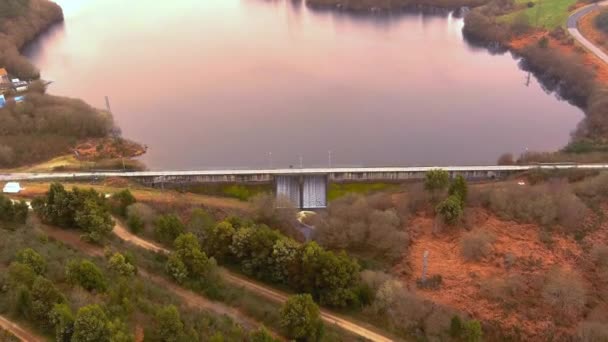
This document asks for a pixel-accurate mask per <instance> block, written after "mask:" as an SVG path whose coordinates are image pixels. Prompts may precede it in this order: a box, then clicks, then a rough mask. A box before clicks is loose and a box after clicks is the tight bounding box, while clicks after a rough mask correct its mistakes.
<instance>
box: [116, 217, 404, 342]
mask: <svg viewBox="0 0 608 342" xmlns="http://www.w3.org/2000/svg"><path fill="white" fill-rule="evenodd" d="M114 233H115V234H116V235H117V236H118V237H120V238H121V239H123V240H125V241H128V242H130V243H132V244H134V245H136V246H139V247H141V248H144V249H147V250H150V251H154V252H157V253H169V250H167V249H166V248H163V247H161V246H158V245H156V244H154V243H152V242H149V241H147V240H144V239H142V238H140V237H138V236H135V235H133V234H131V233H130V232H129V231H128V230H126V229H125V228H124V227H122V226H121V225H120V224H117V225H116V226H115V227H114ZM222 275H223V276H224V279H225V280H226V281H228V282H230V283H232V284H233V285H237V286H241V287H244V288H247V289H249V290H250V291H252V292H255V293H257V294H258V295H260V296H263V297H265V298H267V299H269V300H272V301H275V302H278V303H283V302H285V301H286V300H287V297H288V295H287V294H285V293H283V292H281V291H277V290H275V289H271V288H268V287H267V286H264V285H261V284H259V283H257V282H254V281H251V280H249V279H246V278H244V277H242V276H240V275H236V274H234V273H232V272H230V271H228V270H226V269H222ZM321 317H322V318H323V320H324V321H325V322H326V323H329V324H334V325H337V326H339V327H340V328H342V329H344V330H346V331H349V332H351V333H353V334H356V335H359V336H361V337H364V338H366V339H368V340H371V341H378V342H388V341H393V340H392V339H391V338H388V337H386V336H383V335H381V334H379V333H376V332H373V331H371V330H370V329H368V328H365V327H363V326H362V325H361V324H360V323H355V322H353V321H351V320H347V319H344V318H342V317H339V316H338V315H336V314H333V313H330V312H328V311H327V310H325V309H322V310H321Z"/></svg>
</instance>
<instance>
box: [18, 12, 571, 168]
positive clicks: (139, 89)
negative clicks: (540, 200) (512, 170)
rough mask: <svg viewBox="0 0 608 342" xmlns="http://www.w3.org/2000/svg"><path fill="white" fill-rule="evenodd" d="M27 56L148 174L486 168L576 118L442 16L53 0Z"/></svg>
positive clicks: (552, 141)
mask: <svg viewBox="0 0 608 342" xmlns="http://www.w3.org/2000/svg"><path fill="white" fill-rule="evenodd" d="M56 2H57V3H58V4H59V5H61V6H62V8H63V10H64V15H65V22H64V23H63V24H61V25H57V26H55V27H54V28H53V29H52V30H50V31H49V32H48V33H47V34H45V35H43V36H42V37H40V39H38V40H37V41H36V42H34V43H33V44H31V45H30V46H29V47H28V48H27V49H26V55H27V56H29V58H30V59H31V60H32V61H33V62H34V64H35V65H36V66H37V67H38V68H39V69H40V70H41V73H42V77H43V78H44V79H46V80H51V81H53V82H54V83H53V84H52V85H51V86H50V88H49V92H50V93H51V94H54V95H62V96H70V97H76V98H82V99H83V100H85V101H87V102H88V103H90V104H91V105H94V106H96V107H99V108H105V106H106V105H105V100H104V97H105V96H108V97H109V99H110V105H111V109H112V112H113V114H114V117H115V120H116V121H117V123H118V125H119V126H120V127H121V129H122V132H123V135H124V136H125V137H127V138H130V139H133V140H135V141H138V142H141V143H143V144H146V145H147V146H148V148H149V149H148V153H147V154H146V155H145V156H144V157H143V158H142V160H143V161H144V162H145V163H146V164H147V165H148V167H149V168H150V169H161V168H163V169H208V168H241V167H251V168H257V167H269V166H272V167H288V166H290V165H292V166H293V167H299V166H300V164H302V165H303V166H304V167H313V166H327V165H328V164H330V163H331V165H332V166H392V165H401V166H414V165H472V164H494V163H495V162H496V159H497V158H498V156H499V155H500V154H502V153H504V152H512V153H514V154H519V153H522V152H523V151H525V150H526V149H529V150H537V151H550V150H555V149H558V148H560V147H562V146H564V145H565V144H566V143H567V142H568V139H569V134H570V132H571V131H572V130H574V129H575V128H576V125H577V123H578V122H579V121H580V120H581V119H582V117H583V113H582V111H581V110H580V109H578V108H576V107H574V106H572V105H570V104H568V103H567V102H565V101H562V100H559V99H558V98H557V97H556V96H555V95H554V94H548V93H546V92H545V91H544V90H543V88H542V86H541V85H539V84H538V82H537V81H536V79H535V78H534V76H531V77H530V76H529V75H528V73H527V72H525V71H523V70H521V69H520V68H519V67H518V61H517V60H516V59H514V58H513V57H512V56H511V54H508V53H507V54H503V55H492V54H490V53H489V52H488V51H487V50H486V49H481V48H476V47H473V46H471V45H470V44H468V43H467V42H466V41H465V40H464V38H463V36H462V26H463V20H462V19H460V18H455V17H453V16H452V15H423V14H421V13H416V14H411V13H410V14H392V15H379V14H375V15H373V14H370V15H364V16H362V15H352V14H347V13H341V12H336V11H315V10H311V9H309V8H308V7H307V6H306V3H305V1H304V0H299V1H298V0H265V1H264V0H204V1H200V0H173V1H142V0H134V1H124V0H58V1H56Z"/></svg>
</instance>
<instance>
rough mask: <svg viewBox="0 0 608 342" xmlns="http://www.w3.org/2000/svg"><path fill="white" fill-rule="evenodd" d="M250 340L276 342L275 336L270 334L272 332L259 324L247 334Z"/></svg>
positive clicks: (251, 341)
mask: <svg viewBox="0 0 608 342" xmlns="http://www.w3.org/2000/svg"><path fill="white" fill-rule="evenodd" d="M249 341H250V342H278V341H279V340H277V339H276V338H274V337H273V336H272V334H271V333H270V332H269V331H268V329H266V327H264V326H261V327H260V328H259V329H257V330H254V331H252V332H251V333H250V334H249Z"/></svg>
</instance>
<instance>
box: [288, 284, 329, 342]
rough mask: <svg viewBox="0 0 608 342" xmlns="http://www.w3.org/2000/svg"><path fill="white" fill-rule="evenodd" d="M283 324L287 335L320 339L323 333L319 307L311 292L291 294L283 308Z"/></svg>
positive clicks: (311, 339) (297, 338)
mask: <svg viewBox="0 0 608 342" xmlns="http://www.w3.org/2000/svg"><path fill="white" fill-rule="evenodd" d="M281 326H282V327H283V329H285V334H286V335H287V337H289V338H292V339H295V340H298V341H318V340H320V338H321V336H322V333H323V322H322V321H321V315H320V311H319V307H318V306H317V304H315V302H314V301H313V299H312V297H311V296H310V295H309V294H301V295H293V296H290V297H289V298H288V299H287V301H286V302H285V304H283V307H282V308H281Z"/></svg>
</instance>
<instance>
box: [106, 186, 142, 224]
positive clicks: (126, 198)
mask: <svg viewBox="0 0 608 342" xmlns="http://www.w3.org/2000/svg"><path fill="white" fill-rule="evenodd" d="M135 202H137V200H136V199H135V197H134V196H133V194H132V193H131V191H129V189H124V190H122V191H119V192H117V193H115V194H113V195H112V196H111V197H110V206H111V207H112V211H113V212H114V213H115V214H116V215H119V216H122V217H127V208H128V207H129V206H130V205H132V204H135Z"/></svg>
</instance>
